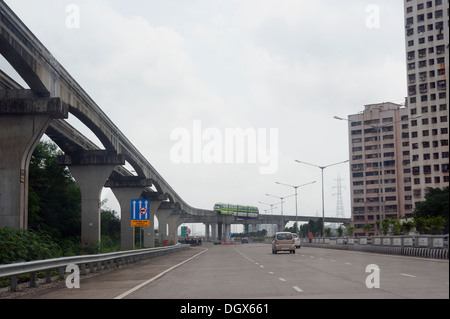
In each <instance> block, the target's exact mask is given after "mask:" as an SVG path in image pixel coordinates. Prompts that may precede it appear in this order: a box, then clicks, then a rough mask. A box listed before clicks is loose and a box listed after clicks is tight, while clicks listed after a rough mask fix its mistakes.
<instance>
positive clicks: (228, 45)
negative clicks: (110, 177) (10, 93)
mask: <svg viewBox="0 0 450 319" xmlns="http://www.w3.org/2000/svg"><path fill="white" fill-rule="evenodd" d="M6 2H7V3H8V5H10V6H11V7H12V8H13V10H14V11H15V12H16V13H17V15H18V16H19V17H20V18H21V19H23V20H24V21H25V23H26V25H27V26H28V27H29V28H30V30H32V32H34V33H35V34H36V35H37V36H38V38H39V39H40V40H41V41H42V42H43V43H44V44H45V45H46V47H47V48H48V49H49V50H50V51H51V52H52V53H53V54H54V56H55V57H56V58H57V59H58V60H59V61H60V62H61V64H62V65H63V66H64V67H65V68H66V69H67V70H68V71H69V73H70V74H72V76H73V77H74V78H75V80H76V81H77V82H79V83H80V84H81V86H82V87H83V88H84V89H85V90H86V91H87V93H88V94H89V95H90V96H91V97H92V98H93V99H94V100H95V101H96V102H97V104H98V105H99V106H100V107H101V108H102V109H103V110H104V111H105V113H106V114H107V115H108V116H109V117H110V118H111V119H112V121H113V122H114V123H115V124H116V125H117V126H118V127H119V129H120V130H121V131H122V132H124V134H125V135H126V136H127V137H128V138H129V140H130V141H131V142H132V143H133V144H134V145H135V146H136V147H137V148H138V149H139V150H140V151H141V153H142V154H143V155H144V156H146V158H147V159H148V160H149V161H150V162H151V163H152V165H154V166H155V167H156V169H157V170H158V171H159V172H160V173H161V174H162V175H163V177H164V178H165V179H166V180H168V181H169V182H170V183H171V185H172V186H173V187H174V189H175V190H176V191H177V192H178V193H179V194H180V195H181V196H183V198H184V199H185V200H186V201H187V202H188V203H189V204H191V205H193V206H197V207H201V208H209V207H211V206H212V205H213V203H214V201H222V198H223V201H230V202H239V203H249V204H256V203H257V202H258V201H267V198H266V196H265V195H264V194H265V193H268V192H275V193H279V194H283V193H285V192H286V191H288V190H283V189H281V188H280V186H277V185H275V183H274V182H275V180H277V179H278V181H280V182H285V183H288V184H301V183H306V182H309V181H311V180H318V181H319V180H320V171H319V170H317V172H315V171H314V170H311V168H310V167H303V166H301V165H299V164H297V163H294V159H299V160H304V161H307V162H312V163H317V164H320V165H327V164H330V163H334V162H338V161H342V160H344V159H346V158H347V157H348V136H347V127H346V125H345V124H343V123H342V122H339V121H335V120H333V119H332V117H333V115H339V116H344V117H345V116H346V115H347V114H352V113H357V112H359V111H361V110H362V109H363V107H364V105H365V104H370V103H377V102H381V101H387V100H391V101H393V102H399V101H401V99H402V98H403V96H404V95H405V94H406V93H405V90H406V84H405V80H404V78H405V74H406V71H405V69H404V64H405V63H404V27H403V4H402V3H401V2H394V1H385V0H384V1H377V2H376V4H378V5H379V8H380V14H381V15H380V28H378V29H369V28H367V27H366V25H365V21H366V18H367V12H366V7H367V5H368V4H370V3H372V2H373V1H368V0H367V1H366V0H362V1H354V0H339V1H325V0H315V1H306V0H282V1H272V0H234V1H232V0H215V1H209V0H207V1H194V2H187V1H169V0H168V1H137V0H136V1H133V2H131V3H130V2H123V1H115V0H110V1H107V0H96V1H88V0H78V1H76V2H75V4H76V5H78V6H79V9H80V28H74V29H71V28H67V26H66V25H65V20H66V17H67V14H68V13H67V12H66V6H67V5H68V4H70V3H72V2H69V1H61V0H45V1H44V0H43V1H39V3H38V2H37V1H31V0H14V1H6ZM42 6H45V8H46V10H45V11H44V12H42V9H41V8H42ZM35 12H42V13H40V14H39V15H36V14H35ZM193 120H201V121H202V125H203V127H204V128H207V127H215V128H217V129H219V130H220V131H222V132H224V130H225V128H236V127H241V128H248V127H250V128H255V129H257V128H266V129H268V128H271V127H274V128H278V130H279V169H278V171H277V173H276V174H274V175H269V176H264V175H260V174H259V173H258V165H257V164H256V165H251V164H204V163H203V164H175V163H172V162H171V160H170V150H171V147H172V146H173V144H174V142H173V141H170V133H171V132H172V131H173V130H174V129H176V128H178V127H183V128H186V129H188V130H191V129H192V125H193ZM338 172H341V177H343V178H344V179H346V183H348V182H349V177H348V167H346V166H345V165H344V166H340V167H336V168H333V169H331V168H330V170H329V171H328V172H327V175H326V177H325V178H326V185H327V186H326V187H327V189H326V193H327V194H329V198H331V199H330V200H331V203H333V200H334V198H333V197H332V196H331V194H332V189H331V187H332V186H333V185H334V184H335V181H334V179H335V178H336V177H337V174H338ZM346 176H347V178H346ZM318 185H319V183H316V184H315V185H312V186H311V187H310V188H308V189H306V188H305V190H304V192H305V193H304V195H303V193H302V196H303V197H302V210H304V211H305V213H310V212H314V211H316V210H317V211H321V199H320V185H319V186H318ZM349 189H350V188H349V187H348V189H347V194H346V199H345V206H346V209H347V211H349V209H350V203H349V194H348V191H349ZM327 196H328V195H327ZM269 200H270V199H269ZM330 200H329V201H328V202H330ZM327 205H328V204H327ZM330 205H331V206H330V207H327V210H328V209H329V211H330V212H331V211H333V210H334V207H333V206H334V205H333V204H330ZM285 207H286V209H287V211H290V212H291V213H292V212H293V207H294V205H293V200H292V201H290V202H288V203H287V204H286V206H285ZM348 215H349V214H348Z"/></svg>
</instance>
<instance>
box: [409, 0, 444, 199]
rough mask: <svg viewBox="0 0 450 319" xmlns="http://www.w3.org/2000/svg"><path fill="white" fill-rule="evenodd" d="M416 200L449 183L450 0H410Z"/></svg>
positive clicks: (413, 182) (411, 151)
mask: <svg viewBox="0 0 450 319" xmlns="http://www.w3.org/2000/svg"><path fill="white" fill-rule="evenodd" d="M404 10H405V47H406V64H407V82H408V97H407V107H408V110H409V116H410V117H413V116H416V115H418V114H420V115H421V117H420V118H418V119H415V120H412V121H411V123H410V130H409V135H410V136H409V137H410V146H411V149H410V153H411V155H410V158H411V172H412V177H411V178H412V183H411V186H412V191H413V193H412V195H413V203H416V202H417V201H422V200H424V196H425V194H426V192H427V189H428V188H429V187H433V188H436V187H439V188H445V187H447V186H448V185H449V170H448V166H449V146H448V140H449V138H448V126H449V125H448V124H449V123H448V118H449V110H448V107H449V95H448V80H447V75H448V72H449V47H448V45H449V1H448V0H428V1H427V0H404Z"/></svg>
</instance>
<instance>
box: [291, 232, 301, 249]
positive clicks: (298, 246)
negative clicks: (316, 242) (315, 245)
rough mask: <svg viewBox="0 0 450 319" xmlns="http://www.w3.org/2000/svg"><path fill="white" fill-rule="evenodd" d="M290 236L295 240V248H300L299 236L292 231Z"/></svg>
mask: <svg viewBox="0 0 450 319" xmlns="http://www.w3.org/2000/svg"><path fill="white" fill-rule="evenodd" d="M292 237H294V240H295V248H300V247H301V246H302V243H301V241H300V237H298V235H297V234H294V233H292Z"/></svg>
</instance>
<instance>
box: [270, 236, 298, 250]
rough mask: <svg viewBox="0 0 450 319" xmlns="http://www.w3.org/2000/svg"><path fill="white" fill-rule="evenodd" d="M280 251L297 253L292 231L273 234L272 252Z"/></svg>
mask: <svg viewBox="0 0 450 319" xmlns="http://www.w3.org/2000/svg"><path fill="white" fill-rule="evenodd" d="M279 251H289V252H290V253H291V254H295V239H294V236H292V233H288V232H278V233H276V234H275V236H273V241H272V254H276V253H278V252H279Z"/></svg>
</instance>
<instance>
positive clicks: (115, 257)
mask: <svg viewBox="0 0 450 319" xmlns="http://www.w3.org/2000/svg"><path fill="white" fill-rule="evenodd" d="M185 249H189V245H181V244H176V245H174V246H169V247H160V248H147V249H139V250H128V251H120V252H113V253H106V254H97V255H82V256H73V257H63V258H54V259H45V260H36V261H28V262H19V263H13V264H8V265H0V278H9V279H10V288H11V290H12V291H17V288H18V276H19V275H22V274H30V281H29V286H30V287H36V273H38V272H45V283H50V282H51V272H52V271H55V270H56V271H58V274H59V278H60V279H64V276H65V269H66V267H67V266H68V265H77V266H78V267H79V269H80V274H81V275H86V272H87V270H88V269H89V272H91V273H93V272H95V271H101V270H103V269H108V268H114V267H120V266H121V265H126V264H129V263H133V262H136V261H141V260H145V259H149V258H154V257H158V256H163V255H167V254H170V253H174V252H176V251H180V250H185Z"/></svg>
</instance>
